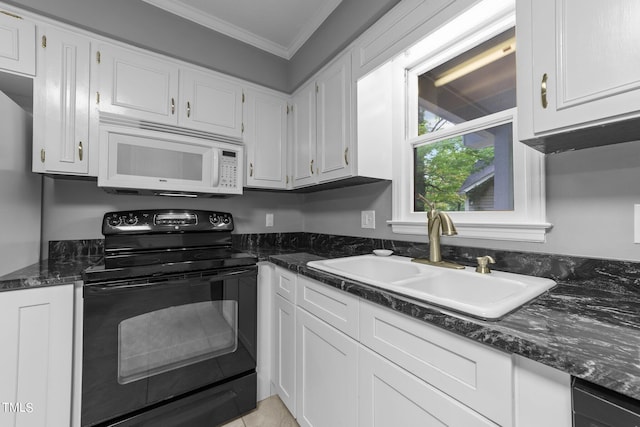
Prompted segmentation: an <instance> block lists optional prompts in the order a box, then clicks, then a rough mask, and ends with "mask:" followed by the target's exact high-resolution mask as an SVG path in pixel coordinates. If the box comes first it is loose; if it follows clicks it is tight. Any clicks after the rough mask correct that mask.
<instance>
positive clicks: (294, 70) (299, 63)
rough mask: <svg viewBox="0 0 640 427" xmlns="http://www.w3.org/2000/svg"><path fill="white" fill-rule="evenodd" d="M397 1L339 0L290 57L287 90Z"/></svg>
mask: <svg viewBox="0 0 640 427" xmlns="http://www.w3.org/2000/svg"><path fill="white" fill-rule="evenodd" d="M399 1H400V0H342V3H340V5H339V6H338V7H337V8H336V10H334V11H333V13H332V14H331V15H330V16H329V17H328V18H327V19H326V20H325V21H324V22H323V23H322V25H321V26H320V28H318V30H317V31H316V32H315V33H313V35H312V36H311V37H310V38H309V40H307V41H306V42H305V44H304V45H303V46H302V47H301V48H300V50H298V52H296V54H295V55H294V56H293V58H291V61H290V64H289V78H288V82H289V92H293V90H295V89H296V88H297V87H298V86H300V85H301V84H302V83H304V82H305V81H306V80H307V79H308V78H309V77H310V76H311V75H312V74H313V73H315V72H316V71H318V70H319V69H320V68H321V67H322V66H323V65H324V64H325V63H327V62H328V61H329V60H330V59H331V58H332V57H334V56H335V55H336V54H337V53H339V52H340V51H341V50H342V49H344V48H345V47H346V46H347V45H348V44H349V43H351V42H352V41H353V40H355V39H356V38H357V37H358V36H359V35H360V34H361V33H362V32H364V30H366V29H367V28H369V27H370V26H371V24H373V23H374V22H375V21H377V20H378V19H379V18H380V17H382V15H384V14H385V13H386V12H387V11H389V10H390V9H391V8H392V7H393V6H395V5H396V4H397V3H398V2H399Z"/></svg>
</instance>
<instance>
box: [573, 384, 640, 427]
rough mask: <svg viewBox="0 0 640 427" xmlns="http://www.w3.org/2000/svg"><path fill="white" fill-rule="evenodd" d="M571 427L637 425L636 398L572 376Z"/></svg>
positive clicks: (639, 403) (639, 420) (638, 409)
mask: <svg viewBox="0 0 640 427" xmlns="http://www.w3.org/2000/svg"><path fill="white" fill-rule="evenodd" d="M571 393H572V397H573V426H574V427H640V401H637V400H635V399H632V398H630V397H627V396H624V395H621V394H619V393H616V392H615V391H612V390H608V389H606V388H604V387H600V386H598V385H595V384H592V383H589V382H587V381H584V380H581V379H578V378H574V379H573V386H572V390H571Z"/></svg>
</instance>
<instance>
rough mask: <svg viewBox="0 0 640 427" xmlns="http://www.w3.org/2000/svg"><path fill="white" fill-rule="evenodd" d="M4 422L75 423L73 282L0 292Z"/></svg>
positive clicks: (34, 425) (31, 426) (0, 421)
mask: <svg viewBox="0 0 640 427" xmlns="http://www.w3.org/2000/svg"><path fill="white" fill-rule="evenodd" d="M0 312H2V316H3V327H2V329H1V330H0V340H1V341H2V345H3V351H1V352H0V370H2V374H1V375H0V377H1V378H2V381H1V382H0V401H1V402H3V403H2V404H3V406H4V407H3V408H2V410H0V425H2V426H27V427H45V426H49V427H57V426H68V425H70V417H71V409H70V408H71V370H72V355H73V285H72V284H68V285H60V286H53V287H43V288H33V289H21V290H15V291H4V292H0Z"/></svg>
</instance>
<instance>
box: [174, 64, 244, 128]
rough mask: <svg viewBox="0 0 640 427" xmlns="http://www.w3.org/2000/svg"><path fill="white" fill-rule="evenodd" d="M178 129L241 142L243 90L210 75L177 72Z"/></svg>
mask: <svg viewBox="0 0 640 427" xmlns="http://www.w3.org/2000/svg"><path fill="white" fill-rule="evenodd" d="M179 109H180V112H179V114H178V117H179V124H180V126H184V127H188V128H191V129H198V130H202V131H205V132H211V133H216V134H219V135H224V136H229V137H232V138H237V139H240V138H242V88H241V87H240V86H239V85H237V84H235V83H233V82H231V81H228V80H226V79H223V78H220V77H217V76H215V75H213V74H207V73H202V72H199V71H195V70H190V69H181V70H180V106H179Z"/></svg>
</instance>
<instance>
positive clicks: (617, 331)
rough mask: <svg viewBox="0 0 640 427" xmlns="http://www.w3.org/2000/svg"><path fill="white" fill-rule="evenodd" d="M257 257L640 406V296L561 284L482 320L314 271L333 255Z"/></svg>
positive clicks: (312, 254)
mask: <svg viewBox="0 0 640 427" xmlns="http://www.w3.org/2000/svg"><path fill="white" fill-rule="evenodd" d="M257 255H259V256H261V259H263V260H268V261H270V262H272V263H274V264H276V265H278V266H281V267H284V268H287V269H289V270H292V271H295V272H297V273H300V274H302V275H305V276H308V277H310V278H312V279H316V280H319V281H321V282H323V283H326V284H328V285H330V286H333V287H336V288H339V289H342V290H344V291H346V292H349V293H351V294H354V295H357V296H359V297H361V298H363V299H365V300H368V301H371V302H374V303H376V304H380V305H382V306H385V307H389V308H392V309H394V310H396V311H399V312H401V313H404V314H406V315H408V316H411V317H414V318H416V319H420V320H423V321H425V322H428V323H430V324H433V325H436V326H439V327H441V328H444V329H446V330H448V331H450V332H453V333H456V334H458V335H462V336H465V337H467V338H470V339H472V340H474V341H478V342H480V343H483V344H487V345H490V346H492V347H495V348H499V349H501V350H504V351H506V352H509V353H515V354H518V355H521V356H524V357H526V358H528V359H532V360H535V361H538V362H540V363H543V364H545V365H548V366H551V367H553V368H556V369H558V370H560V371H564V372H567V373H569V374H571V375H574V376H576V377H579V378H583V379H585V380H587V381H590V382H593V383H595V384H599V385H602V386H604V387H606V388H608V389H611V390H614V391H617V392H619V393H622V394H625V395H627V396H630V397H632V398H635V399H640V317H639V316H638V313H639V312H640V295H637V296H634V297H632V296H630V295H629V294H626V293H619V292H610V291H606V290H602V289H599V288H598V286H584V285H575V284H570V283H562V282H559V283H558V286H556V287H555V288H553V289H552V290H550V291H549V292H547V293H545V294H543V295H542V296H540V297H538V298H536V299H535V300H533V301H532V302H530V303H528V304H526V305H524V306H523V307H521V308H520V309H518V310H516V311H514V312H513V313H511V314H509V315H507V316H505V317H504V318H502V319H501V320H497V321H482V320H477V319H473V318H467V317H464V316H457V315H452V314H451V313H450V312H449V313H447V312H446V311H443V310H440V309H438V308H437V307H432V306H428V305H425V304H423V303H420V302H418V301H415V300H411V299H410V298H404V297H401V296H398V295H394V294H392V293H390V292H386V291H384V290H381V289H377V288H375V287H371V286H368V285H365V284H362V283H359V282H355V281H351V280H349V279H345V278H341V277H338V276H334V275H331V274H326V273H323V272H320V271H317V270H313V269H310V268H308V267H307V266H306V263H307V262H308V261H313V260H318V259H324V258H327V257H326V256H323V255H327V254H317V253H308V252H300V253H289V254H276V253H275V251H273V253H271V254H269V253H268V252H260V251H258V253H257ZM334 256H335V255H334Z"/></svg>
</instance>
